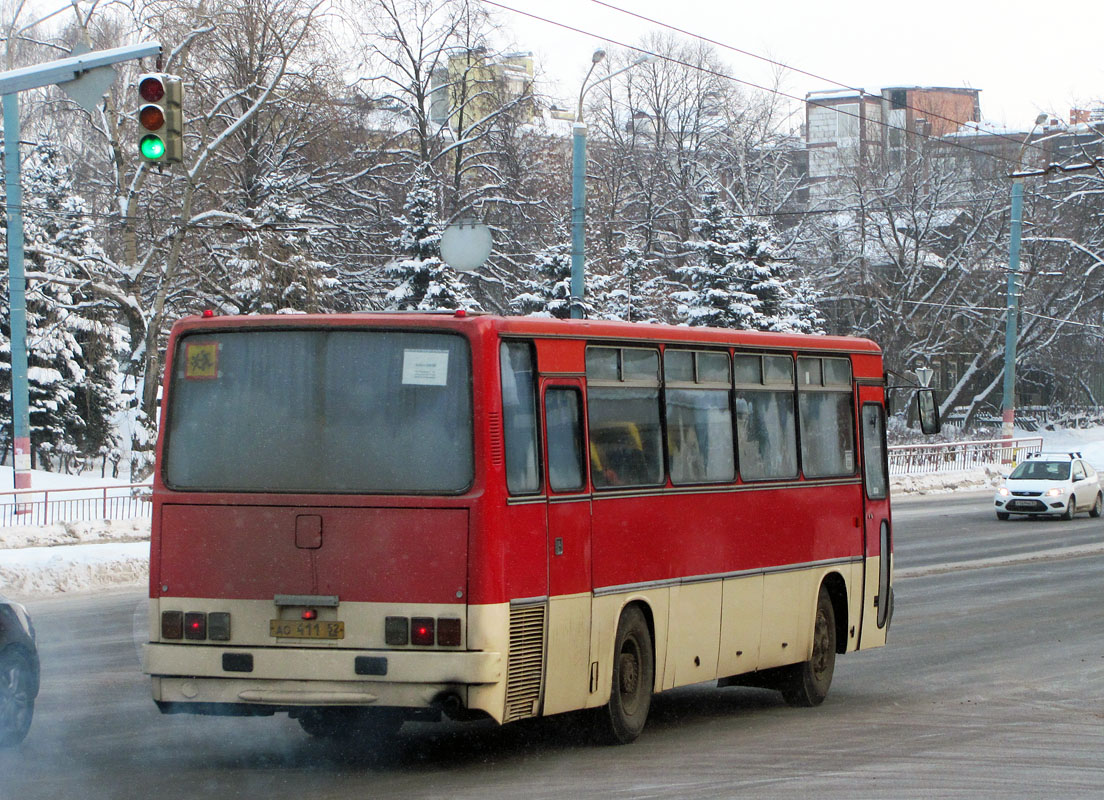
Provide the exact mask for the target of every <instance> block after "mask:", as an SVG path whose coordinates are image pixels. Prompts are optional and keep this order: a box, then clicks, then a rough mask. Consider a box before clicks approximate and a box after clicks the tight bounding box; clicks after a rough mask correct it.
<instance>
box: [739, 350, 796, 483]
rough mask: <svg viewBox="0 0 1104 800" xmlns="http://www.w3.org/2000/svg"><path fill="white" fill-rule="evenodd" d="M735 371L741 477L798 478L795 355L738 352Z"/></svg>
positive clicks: (749, 478)
mask: <svg viewBox="0 0 1104 800" xmlns="http://www.w3.org/2000/svg"><path fill="white" fill-rule="evenodd" d="M733 371H734V375H735V384H736V440H737V445H738V451H739V463H740V477H742V478H743V479H744V480H746V481H761V480H771V479H779V478H795V477H797V429H796V425H795V419H794V392H793V389H794V379H793V360H792V359H791V358H790V357H789V356H757V355H754V356H753V355H739V354H738V355H736V356H735V357H734V360H733Z"/></svg>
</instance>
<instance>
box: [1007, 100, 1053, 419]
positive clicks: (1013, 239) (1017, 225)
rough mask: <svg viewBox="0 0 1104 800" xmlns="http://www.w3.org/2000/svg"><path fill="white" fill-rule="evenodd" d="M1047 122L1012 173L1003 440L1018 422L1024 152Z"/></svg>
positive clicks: (1037, 121)
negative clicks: (1017, 389) (1018, 287)
mask: <svg viewBox="0 0 1104 800" xmlns="http://www.w3.org/2000/svg"><path fill="white" fill-rule="evenodd" d="M1046 121H1047V115H1046V114H1040V115H1039V116H1037V117H1036V118H1035V124H1034V125H1033V126H1032V128H1031V130H1030V131H1028V134H1027V136H1026V137H1025V138H1024V140H1023V144H1021V145H1020V153H1019V155H1018V156H1017V157H1016V171H1015V172H1014V173H1012V219H1011V221H1010V230H1009V237H1008V294H1007V298H1006V304H1005V308H1006V314H1007V316H1006V318H1005V323H1004V397H1003V400H1002V402H1001V409H1002V419H1003V424H1002V425H1001V437H1002V438H1004V439H1011V438H1012V437H1013V435H1014V434H1013V427H1014V424H1015V421H1016V317H1017V315H1018V310H1019V309H1018V306H1019V299H1018V296H1017V289H1016V278H1017V276H1018V273H1019V269H1020V233H1021V229H1022V227H1023V182H1024V179H1023V176H1022V175H1020V174H1019V172H1020V171H1021V169H1022V168H1023V156H1024V150H1026V149H1027V143H1028V142H1029V141H1031V136H1032V134H1033V133H1035V129H1036V128H1038V127H1039V126H1040V125H1042V124H1043V123H1044V122H1046Z"/></svg>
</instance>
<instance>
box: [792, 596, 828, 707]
mask: <svg viewBox="0 0 1104 800" xmlns="http://www.w3.org/2000/svg"><path fill="white" fill-rule="evenodd" d="M835 668H836V613H835V610H834V609H833V608H832V598H831V597H829V596H828V589H827V587H825V586H823V585H822V586H821V587H820V594H819V596H818V597H817V610H816V620H815V621H814V623H813V652H812V655H811V656H810V657H809V660H808V661H803V662H802V663H800V664H794V665H793V666H792V667H789V669H788V671H787V674H786V675H785V677H784V678H783V680H782V682H781V685H780V686H779V690H780V691H781V692H782V699H783V700H785V701H786V702H787V703H788V704H789V705H791V706H798V707H803V708H809V707H812V706H818V705H820V704H821V703H823V702H824V698H825V697H827V696H828V688H829V687H830V686H831V685H832V673H833V672H834V671H835Z"/></svg>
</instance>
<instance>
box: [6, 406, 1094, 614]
mask: <svg viewBox="0 0 1104 800" xmlns="http://www.w3.org/2000/svg"><path fill="white" fill-rule="evenodd" d="M1033 435H1038V434H1032V433H1026V432H1020V433H1017V436H1033ZM1041 435H1042V436H1043V450H1044V451H1045V452H1063V453H1064V452H1070V451H1075V452H1080V453H1081V454H1082V456H1083V457H1084V458H1085V460H1087V461H1088V462H1089V463H1090V464H1092V465H1093V466H1095V467H1096V468H1097V469H1099V470H1101V471H1104V427H1098V428H1090V429H1086V430H1064V431H1044V432H1043V433H1042V434H1041ZM1005 471H1007V470H1004V471H1002V470H1001V469H998V468H996V467H986V468H982V469H975V470H970V471H966V472H953V473H943V474H935V475H923V476H906V477H902V478H895V479H894V480H893V486H892V491H893V495H894V496H897V497H899V496H901V495H908V494H931V493H940V492H954V491H971V490H981V489H986V488H990V487H993V486H995V485H996V484H997V483H999V482H1000V479H1001V477H1002V475H1003V472H1005ZM5 481H6V482H7V483H6V484H5ZM118 483H119V481H115V480H111V479H110V478H108V479H103V478H100V477H99V474H98V473H96V474H95V475H94V476H93V477H84V476H81V477H78V476H73V475H54V474H51V473H45V472H35V473H34V475H33V477H32V479H31V485H32V486H33V487H34V488H36V489H59V488H68V487H89V488H94V487H96V486H105V485H117V484H118ZM11 485H12V484H11V471H10V469H0V491H3V489H5V488H7V489H9V490H10V488H11ZM149 525H150V521H149V519H137V520H126V521H118V520H117V521H108V520H104V521H101V522H69V523H55V524H53V525H47V526H42V527H29V526H28V527H10V528H2V527H0V595H7V596H9V597H12V598H15V599H27V598H32V597H42V596H48V595H53V594H59V593H66V592H88V591H96V590H100V589H104V588H120V587H132V588H137V587H140V586H142V585H143V584H145V583H146V581H147V580H148V577H147V576H148V567H147V563H148V560H149Z"/></svg>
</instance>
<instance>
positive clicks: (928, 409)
mask: <svg viewBox="0 0 1104 800" xmlns="http://www.w3.org/2000/svg"><path fill="white" fill-rule="evenodd" d="M916 412H917V415H918V416H919V417H920V430H921V431H923V432H924V433H925V434H926V435H928V436H930V435H931V434H933V433H939V431H940V429H941V428H942V426H941V425H940V423H939V405H938V404H937V403H936V402H935V390H934V389H921V390H920V391H918V392H917V393H916Z"/></svg>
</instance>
